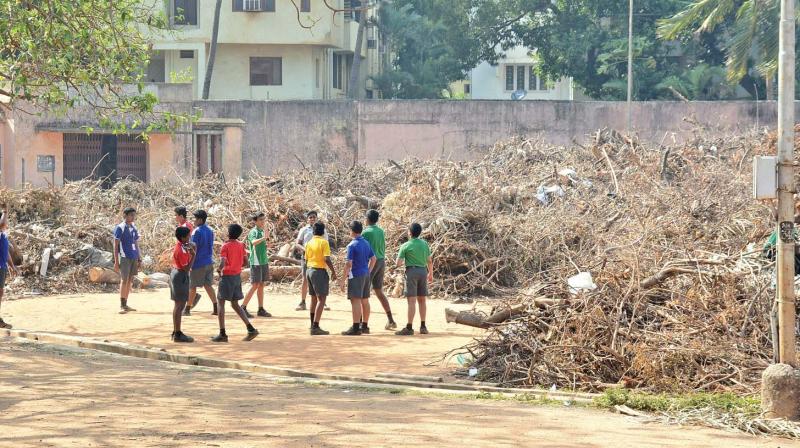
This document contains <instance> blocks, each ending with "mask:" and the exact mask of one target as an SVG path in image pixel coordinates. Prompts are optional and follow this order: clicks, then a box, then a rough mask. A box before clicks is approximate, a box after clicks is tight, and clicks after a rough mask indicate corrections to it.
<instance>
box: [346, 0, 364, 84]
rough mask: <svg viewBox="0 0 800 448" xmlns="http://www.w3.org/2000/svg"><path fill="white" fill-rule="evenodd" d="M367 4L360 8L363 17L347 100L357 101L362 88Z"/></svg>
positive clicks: (360, 22)
mask: <svg viewBox="0 0 800 448" xmlns="http://www.w3.org/2000/svg"><path fill="white" fill-rule="evenodd" d="M366 3H367V2H366V0H363V1H362V2H361V5H360V6H359V8H361V16H360V18H359V20H358V33H357V34H356V48H355V50H354V51H355V53H354V54H353V66H352V67H350V83H349V84H348V86H347V87H348V89H347V98H349V99H357V98H358V90H359V89H360V86H359V85H358V78H359V76H358V75H359V74H360V72H361V47H362V46H363V43H364V31H365V30H366V28H367V9H366V7H365V6H366Z"/></svg>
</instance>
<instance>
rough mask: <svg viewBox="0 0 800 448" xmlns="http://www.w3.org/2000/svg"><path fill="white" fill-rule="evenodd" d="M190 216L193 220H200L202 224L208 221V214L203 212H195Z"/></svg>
mask: <svg viewBox="0 0 800 448" xmlns="http://www.w3.org/2000/svg"><path fill="white" fill-rule="evenodd" d="M192 215H193V216H194V217H195V218H198V219H202V220H203V222H206V221H208V213H206V211H205V210H195V211H194V213H192Z"/></svg>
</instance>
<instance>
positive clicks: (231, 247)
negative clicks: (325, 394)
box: [0, 207, 433, 343]
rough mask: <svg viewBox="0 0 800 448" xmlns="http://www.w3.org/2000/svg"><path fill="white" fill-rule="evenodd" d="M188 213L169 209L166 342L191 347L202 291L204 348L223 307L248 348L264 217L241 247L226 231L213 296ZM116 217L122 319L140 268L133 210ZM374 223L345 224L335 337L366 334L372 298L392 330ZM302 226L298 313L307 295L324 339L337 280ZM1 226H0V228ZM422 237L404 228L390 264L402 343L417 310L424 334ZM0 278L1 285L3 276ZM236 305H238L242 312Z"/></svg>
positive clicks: (208, 265) (207, 262) (263, 265)
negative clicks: (190, 330) (340, 327)
mask: <svg viewBox="0 0 800 448" xmlns="http://www.w3.org/2000/svg"><path fill="white" fill-rule="evenodd" d="M187 213H188V212H187V210H186V208H185V207H178V208H176V209H175V218H176V221H177V228H176V229H175V238H176V240H177V242H176V244H175V247H174V249H173V252H172V271H171V273H170V280H169V286H170V297H171V299H172V300H173V301H174V307H173V312H172V319H173V333H172V340H173V341H175V342H181V343H185V342H193V341H194V339H193V338H192V337H190V336H188V335H186V334H185V333H183V331H182V329H181V324H182V316H189V315H191V310H192V309H193V308H194V307H195V306H196V305H197V301H198V300H199V299H200V297H201V296H200V294H198V289H200V288H202V289H204V290H205V291H206V293H207V294H208V297H209V299H210V300H211V301H212V304H213V307H214V310H213V312H212V314H213V315H216V316H218V321H219V327H220V331H219V334H217V335H216V336H214V337H212V338H211V341H213V342H227V341H228V336H227V333H226V329H225V302H230V303H231V308H232V309H233V310H234V312H236V314H237V315H238V316H239V318H240V319H241V320H242V322H243V323H244V324H245V327H246V329H247V335H246V336H245V338H244V340H246V341H250V340H253V339H254V338H255V337H256V336H257V335H258V330H256V329H255V328H254V327H253V325H252V324H251V323H250V320H249V319H251V318H253V317H254V316H253V315H251V314H250V313H249V312H248V311H247V304H248V303H249V302H250V300H251V299H252V297H253V296H254V295H255V296H256V297H257V298H258V312H257V315H258V316H259V317H271V315H270V314H269V313H268V312H267V311H266V309H264V286H265V284H266V283H267V282H268V280H269V255H268V250H267V249H268V248H267V240H268V234H267V232H266V231H265V226H266V216H265V215H264V213H256V214H254V215H253V216H252V217H251V221H252V225H253V228H252V229H251V230H250V231H249V233H248V235H247V237H246V240H245V242H246V244H243V243H242V242H240V241H239V238H240V237H241V235H242V233H243V229H242V227H241V226H240V225H239V224H230V225H229V226H228V229H227V240H226V242H225V243H224V244H223V245H222V249H221V251H220V262H219V265H218V266H217V269H216V271H217V273H218V274H219V276H220V281H219V285H218V289H217V291H215V290H214V257H213V248H214V231H213V230H212V229H211V228H210V227H209V226H208V225H207V223H206V221H207V219H208V215H207V213H206V212H205V211H204V210H197V211H195V212H194V213H193V217H194V222H193V223H192V222H190V221H189V220H188V219H187ZM123 217H124V220H123V222H122V223H120V224H119V225H117V226H116V227H115V231H114V269H115V270H116V271H117V272H118V273H119V274H120V313H121V314H126V313H129V312H132V311H135V310H134V309H133V308H131V307H130V306H128V294H129V293H130V290H131V287H132V285H133V279H134V278H135V277H136V275H137V273H138V270H139V268H140V267H141V252H140V251H139V247H138V244H139V243H138V241H139V232H138V230H137V228H136V225H135V223H134V222H135V219H136V210H135V209H133V208H127V209H125V210H124V212H123ZM379 217H380V215H379V213H378V212H377V211H376V210H369V211H368V212H367V214H366V222H367V226H366V229H365V228H364V225H363V224H362V223H361V222H360V221H353V222H352V223H351V224H350V234H351V237H352V241H351V242H350V243H349V244H348V246H347V262H346V265H345V272H344V276H343V277H342V280H341V283H340V287H341V289H342V290H343V291H346V293H347V298H348V299H349V300H350V303H351V312H352V317H353V325H352V327H350V328H348V329H347V330H345V331H343V332H342V334H343V335H346V336H358V335H362V334H369V332H370V328H369V317H370V305H369V297H370V292H371V291H374V293H375V295H376V297H377V298H378V300H379V301H380V302H381V305H382V306H383V308H384V311H385V312H386V316H387V318H388V322H387V324H386V327H385V328H386V329H387V330H393V329H395V328H397V324H396V322H395V320H394V318H393V316H392V311H391V307H390V304H389V301H388V299H387V298H386V295H385V294H384V292H383V284H384V276H385V273H386V260H385V255H386V240H385V234H384V231H383V229H381V228H380V227H379V226H378V219H379ZM306 222H307V224H306V226H305V227H303V228H302V229H300V231H299V233H298V237H297V241H296V243H297V246H296V247H297V248H298V249H300V250H301V252H302V253H303V257H302V274H303V284H302V287H301V302H300V304H299V305H298V307H297V310H306V309H307V308H306V297H307V295H311V307H310V309H309V320H310V334H311V335H315V336H316V335H328V334H330V333H329V332H328V331H325V330H323V329H322V328H321V327H320V321H321V319H322V314H323V312H324V311H325V310H329V309H330V308H328V307H327V304H326V301H327V297H328V295H329V293H330V282H331V281H336V280H337V275H336V269H335V267H334V264H333V262H332V260H331V248H330V241H329V238H328V234H327V232H326V230H325V224H324V223H322V222H318V220H317V213H316V212H313V211H312V212H309V213H307V215H306ZM0 226H2V222H1V221H0ZM0 228H1V227H0ZM421 233H422V226H421V225H420V224H417V223H413V224H412V225H411V226H410V227H409V235H408V236H409V240H408V241H407V242H406V243H404V244H403V245H402V246H401V247H400V250H399V252H398V255H397V260H396V263H397V266H398V267H404V268H405V270H406V278H405V295H406V299H407V302H408V323H407V325H406V327H404V328H403V329H401V330H399V331H396V332H395V334H397V335H401V336H407V335H413V334H414V330H413V322H414V318H415V315H416V308H417V306H418V307H419V314H420V320H421V322H420V327H419V331H420V333H422V334H427V333H428V329H427V326H426V324H425V315H426V306H425V301H426V298H427V296H428V282H430V281H432V279H433V277H432V273H433V270H432V268H433V266H432V260H431V252H430V247H429V246H428V244H427V243H426V242H425V241H424V240H423V239H421V238H420V235H421ZM2 241H3V240H2V235H0V262H2V256H1V255H2V251H3V249H2V247H3V246H2V244H3V243H2ZM7 252H8V251H7V250H6V253H7ZM248 254H249V256H248ZM248 259H249V265H250V281H251V286H250V289H249V290H248V292H247V294H246V295H244V294H243V291H242V280H241V273H242V269H243V267H244V265H245V264H247V263H248ZM9 266H12V264H9ZM0 277H4V276H3V273H2V269H0ZM1 280H2V278H0V281H1ZM0 298H2V296H1V295H0ZM239 300H243V303H242V305H241V306H240V305H239ZM0 324H2V321H1V320H0Z"/></svg>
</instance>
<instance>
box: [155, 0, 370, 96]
mask: <svg viewBox="0 0 800 448" xmlns="http://www.w3.org/2000/svg"><path fill="white" fill-rule="evenodd" d="M215 3H216V2H214V1H211V0H164V1H156V2H155V3H154V5H155V6H154V7H156V8H166V11H165V12H166V14H167V16H168V17H169V20H170V24H171V25H172V28H173V29H172V30H171V31H169V32H166V33H162V34H160V35H156V36H153V41H154V42H153V50H154V52H153V55H152V60H151V63H150V65H149V67H147V72H146V76H147V79H146V81H148V82H153V83H162V82H166V83H170V82H175V83H185V82H190V83H192V85H193V92H194V97H195V99H199V98H201V97H202V89H203V80H204V78H205V73H206V68H207V63H208V55H209V52H210V46H211V40H212V31H213V24H214V8H215ZM331 7H333V8H335V9H337V10H343V11H339V12H334V11H333V10H332V9H331ZM360 7H361V2H360V1H358V0H292V1H289V0H224V1H223V2H222V9H221V11H220V19H219V34H218V39H217V50H216V57H215V63H214V68H213V76H212V82H211V89H210V92H209V99H211V100H311V99H318V100H319V99H338V98H345V97H346V96H347V93H348V91H349V90H350V89H356V92H355V93H356V95H355V96H356V98H373V97H377V96H378V92H377V91H375V90H373V89H372V88H371V87H372V85H371V83H370V82H369V76H371V75H375V74H378V73H379V72H380V70H381V64H380V60H381V57H380V55H381V52H383V51H385V47H384V45H383V43H382V42H380V39H379V37H380V36H379V34H380V33H378V32H377V28H376V27H375V26H373V24H371V23H370V21H368V26H367V27H366V30H365V33H364V37H363V43H362V46H361V56H362V62H361V66H360V73H359V75H360V76H359V81H358V85H357V86H350V85H349V84H350V70H351V67H352V64H353V58H354V55H355V46H356V38H357V33H358V20H359V18H360V14H361V13H362V12H360V11H358V10H357V9H358V8H360ZM365 13H366V14H367V15H368V18H371V16H372V15H374V14H375V8H371V9H370V10H368V11H366V12H365Z"/></svg>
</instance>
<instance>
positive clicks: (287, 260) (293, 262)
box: [271, 255, 303, 266]
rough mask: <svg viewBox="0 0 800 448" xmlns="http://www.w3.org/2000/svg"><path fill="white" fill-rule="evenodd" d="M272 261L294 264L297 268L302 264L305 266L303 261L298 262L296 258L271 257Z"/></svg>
mask: <svg viewBox="0 0 800 448" xmlns="http://www.w3.org/2000/svg"><path fill="white" fill-rule="evenodd" d="M271 260H273V261H282V262H284V263H289V264H293V265H296V266H300V265H301V264H303V262H302V261H300V260H298V259H296V258H291V257H284V256H281V255H273V256H272V257H271Z"/></svg>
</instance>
